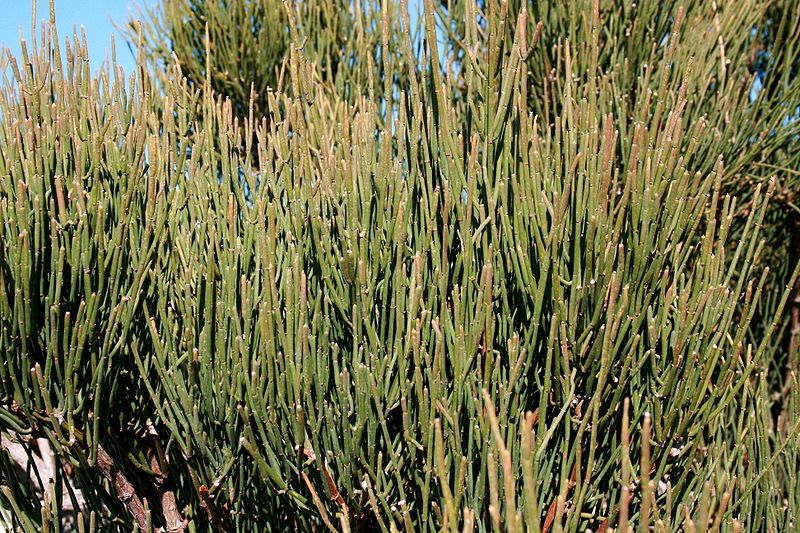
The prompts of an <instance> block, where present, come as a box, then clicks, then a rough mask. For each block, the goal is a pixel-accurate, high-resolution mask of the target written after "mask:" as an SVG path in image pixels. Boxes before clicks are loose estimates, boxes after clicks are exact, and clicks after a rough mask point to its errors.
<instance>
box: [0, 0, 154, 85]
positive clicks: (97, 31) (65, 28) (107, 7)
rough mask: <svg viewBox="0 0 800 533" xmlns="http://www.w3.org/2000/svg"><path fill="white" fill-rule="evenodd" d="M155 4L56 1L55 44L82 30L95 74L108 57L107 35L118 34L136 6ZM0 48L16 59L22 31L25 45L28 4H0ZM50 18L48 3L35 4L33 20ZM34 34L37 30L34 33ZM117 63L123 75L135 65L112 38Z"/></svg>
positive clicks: (27, 0)
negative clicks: (56, 41) (118, 28)
mask: <svg viewBox="0 0 800 533" xmlns="http://www.w3.org/2000/svg"><path fill="white" fill-rule="evenodd" d="M155 1H156V0H150V1H149V2H144V1H143V0H56V2H55V5H56V25H57V27H58V36H59V41H60V42H61V43H62V45H63V42H64V39H66V38H67V37H72V34H73V31H74V30H76V29H77V31H78V34H80V27H81V26H83V27H84V28H86V40H87V41H88V43H89V62H90V64H91V67H92V70H93V71H96V70H97V69H98V68H99V67H100V65H101V63H102V62H103V61H105V59H106V57H110V54H111V34H112V33H115V34H117V33H118V32H117V31H116V28H114V24H113V23H112V20H113V22H114V23H116V24H117V25H119V26H122V25H124V24H125V22H126V21H127V20H128V19H129V18H130V17H131V15H132V14H133V13H134V12H135V10H134V7H135V6H136V5H140V6H141V5H148V4H149V5H153V4H154V3H155ZM0 10H2V11H1V12H0V48H2V49H5V48H6V47H8V48H9V49H10V50H11V53H12V54H13V55H14V56H15V57H19V55H20V46H19V37H20V27H22V33H23V37H24V38H25V41H26V42H28V43H30V42H31V40H30V37H31V0H0ZM49 17H50V2H49V0H37V8H36V18H37V19H38V20H39V21H41V20H47V19H49ZM37 31H38V30H37ZM116 48H117V62H118V64H119V65H121V66H122V67H123V68H124V69H125V72H126V73H129V72H132V71H133V67H134V65H135V64H136V62H135V61H134V58H133V56H132V55H131V52H130V51H129V50H128V47H127V45H126V44H125V41H124V40H123V39H122V38H121V37H120V36H119V35H118V34H117V35H116Z"/></svg>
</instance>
